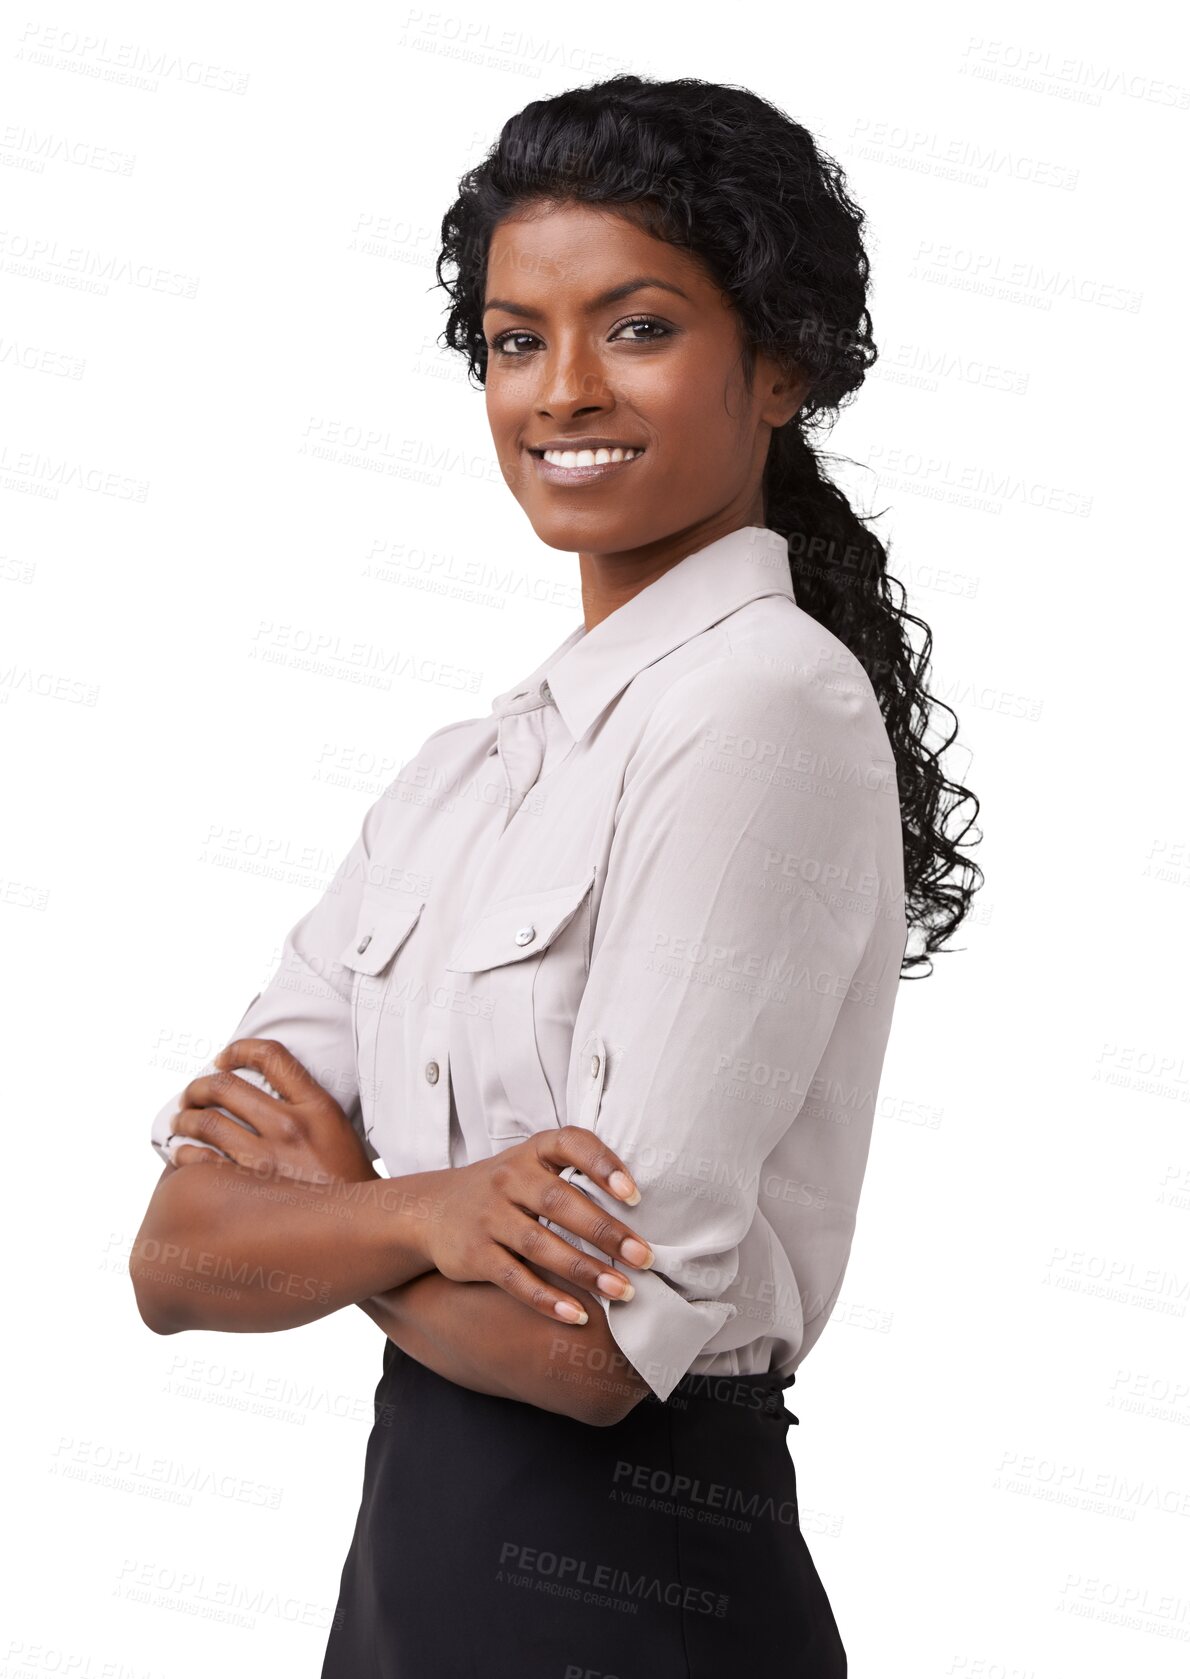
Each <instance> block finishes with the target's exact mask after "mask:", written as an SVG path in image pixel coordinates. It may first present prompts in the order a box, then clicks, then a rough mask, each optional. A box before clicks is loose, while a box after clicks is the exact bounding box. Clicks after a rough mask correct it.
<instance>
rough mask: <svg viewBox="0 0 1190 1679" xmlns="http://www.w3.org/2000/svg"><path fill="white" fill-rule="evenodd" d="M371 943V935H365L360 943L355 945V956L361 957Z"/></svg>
mask: <svg viewBox="0 0 1190 1679" xmlns="http://www.w3.org/2000/svg"><path fill="white" fill-rule="evenodd" d="M371 942H372V935H371V933H365V934H364V937H363V941H362V943H360V944H357V945H356V947H355V954H356V955H357V956H362V955H363V953H364V951H365V950H367V948H368V946H369V945H370V944H371Z"/></svg>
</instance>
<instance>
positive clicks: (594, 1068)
mask: <svg viewBox="0 0 1190 1679" xmlns="http://www.w3.org/2000/svg"><path fill="white" fill-rule="evenodd" d="M591 1077H592V1078H593V1079H597V1078H598V1077H599V1057H598V1056H597V1055H593V1056H592V1057H591Z"/></svg>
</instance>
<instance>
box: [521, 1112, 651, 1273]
mask: <svg viewBox="0 0 1190 1679" xmlns="http://www.w3.org/2000/svg"><path fill="white" fill-rule="evenodd" d="M564 1129H568V1128H567V1127H564ZM522 1194H523V1196H524V1197H526V1198H524V1199H522V1198H520V1197H518V1201H519V1204H520V1205H521V1206H522V1207H524V1208H525V1210H526V1211H527V1212H532V1213H541V1214H543V1215H544V1216H545V1217H546V1218H548V1219H549V1221H550V1223H551V1224H560V1225H561V1226H562V1228H563V1230H569V1231H570V1232H571V1234H572V1235H575V1236H582V1237H583V1238H584V1239H585V1240H586V1241H588V1242H590V1243H591V1245H592V1247H596V1248H598V1249H599V1251H600V1252H601V1253H606V1254H608V1255H612V1256H614V1257H616V1258H617V1259H622V1260H623V1261H624V1263H625V1264H626V1265H634V1266H635V1267H636V1268H637V1270H640V1271H647V1270H648V1269H649V1267H650V1266H651V1265H652V1263H653V1261H654V1259H655V1257H656V1256H655V1254H654V1253H653V1249H652V1248H651V1247H650V1245H649V1243H648V1242H646V1241H645V1239H644V1237H643V1236H638V1235H637V1233H636V1231H635V1230H633V1229H632V1228H631V1227H630V1226H629V1225H627V1224H622V1223H621V1222H620V1220H619V1219H618V1218H613V1217H612V1215H611V1214H610V1213H605V1212H604V1210H603V1208H602V1207H601V1206H599V1205H598V1203H597V1202H595V1201H592V1199H591V1197H590V1196H589V1195H584V1193H583V1191H582V1190H581V1189H579V1188H577V1187H576V1185H574V1184H572V1183H564V1182H563V1181H562V1179H561V1178H559V1177H556V1176H554V1174H553V1173H551V1174H550V1176H549V1178H547V1179H546V1180H545V1181H540V1180H539V1181H538V1182H537V1183H536V1184H530V1186H529V1188H528V1189H527V1190H525V1191H523V1192H522Z"/></svg>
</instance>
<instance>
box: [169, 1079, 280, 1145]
mask: <svg viewBox="0 0 1190 1679" xmlns="http://www.w3.org/2000/svg"><path fill="white" fill-rule="evenodd" d="M179 1105H180V1106H181V1107H182V1108H183V1109H185V1108H226V1109H227V1111H228V1113H231V1114H234V1115H235V1116H236V1118H237V1119H243V1120H247V1121H248V1123H249V1124H250V1125H251V1126H252V1127H253V1128H254V1129H255V1130H256V1131H257V1132H259V1133H260V1135H261V1136H264V1135H265V1134H266V1132H267V1131H268V1130H269V1127H270V1122H271V1121H272V1120H274V1119H276V1118H277V1117H278V1115H279V1113H280V1111H281V1103H280V1100H279V1098H278V1097H276V1096H266V1095H265V1093H264V1091H263V1090H258V1089H257V1087H256V1086H255V1085H254V1084H249V1083H248V1080H247V1079H242V1078H240V1077H239V1075H238V1074H236V1073H202V1074H200V1076H199V1077H198V1078H196V1079H191V1080H190V1083H189V1084H188V1085H187V1086H186V1088H185V1090H184V1091H183V1092H182V1095H181V1098H180V1101H179Z"/></svg>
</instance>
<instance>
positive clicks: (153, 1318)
mask: <svg viewBox="0 0 1190 1679" xmlns="http://www.w3.org/2000/svg"><path fill="white" fill-rule="evenodd" d="M216 1060H217V1061H218V1062H219V1064H220V1065H221V1066H222V1067H223V1068H224V1069H231V1068H234V1067H255V1068H257V1069H259V1071H261V1072H262V1073H263V1074H264V1075H265V1077H266V1078H267V1079H268V1081H269V1083H270V1084H271V1085H272V1086H273V1088H274V1089H275V1090H277V1091H279V1092H280V1096H279V1097H273V1096H270V1095H268V1094H267V1093H266V1092H264V1091H261V1090H258V1089H257V1088H256V1087H255V1086H254V1085H251V1084H249V1083H248V1082H247V1081H246V1080H244V1079H241V1078H238V1077H236V1075H235V1074H234V1072H232V1071H230V1070H224V1071H222V1072H219V1073H215V1074H208V1075H205V1076H203V1077H200V1078H197V1079H193V1080H192V1081H191V1082H190V1084H189V1085H187V1087H186V1090H185V1092H184V1093H183V1097H182V1107H181V1111H180V1112H179V1114H178V1117H177V1118H176V1119H175V1121H174V1124H173V1133H174V1135H176V1136H183V1137H187V1136H188V1137H194V1138H197V1139H200V1140H202V1141H204V1142H210V1143H213V1144H215V1146H216V1147H217V1148H219V1149H221V1150H222V1151H224V1154H221V1155H215V1154H212V1153H211V1152H210V1151H209V1150H207V1149H199V1148H188V1147H186V1146H185V1145H184V1144H183V1145H181V1146H178V1147H176V1148H175V1149H174V1158H175V1160H176V1162H177V1164H176V1165H175V1166H170V1167H167V1168H166V1170H165V1171H164V1172H163V1174H162V1176H161V1179H160V1180H159V1182H158V1185H157V1189H156V1191H155V1192H154V1195H153V1199H152V1200H151V1202H150V1204H149V1210H148V1212H147V1214H146V1216H145V1220H144V1223H143V1224H142V1226H141V1229H140V1231H139V1232H138V1235H137V1238H136V1242H135V1244H134V1246H133V1253H132V1259H131V1261H130V1264H129V1272H130V1275H131V1277H132V1281H133V1287H134V1289H135V1291H136V1296H137V1303H138V1306H139V1308H140V1311H141V1316H142V1318H143V1319H144V1321H145V1322H146V1323H147V1324H148V1325H149V1327H150V1328H152V1329H154V1330H156V1331H157V1332H158V1333H161V1334H174V1333H176V1332H177V1331H179V1330H182V1329H190V1328H203V1329H223V1330H241V1331H245V1330H252V1331H257V1332H259V1331H264V1330H272V1329H289V1328H293V1327H296V1326H297V1325H298V1324H302V1323H310V1322H313V1321H314V1320H315V1319H316V1318H319V1317H324V1316H326V1315H328V1313H330V1312H332V1311H337V1310H339V1309H340V1308H341V1307H342V1306H345V1305H348V1304H352V1303H355V1304H358V1305H360V1306H361V1307H362V1308H363V1309H364V1310H365V1311H366V1312H367V1313H368V1315H369V1316H370V1317H372V1319H373V1321H374V1322H376V1323H377V1324H378V1325H379V1326H380V1327H381V1328H382V1329H383V1330H384V1331H385V1333H386V1334H388V1335H389V1336H390V1338H391V1339H392V1340H394V1341H395V1342H396V1343H397V1345H398V1346H400V1347H402V1348H403V1349H404V1350H405V1351H406V1352H408V1353H409V1354H410V1355H411V1356H412V1357H415V1358H417V1359H419V1360H420V1362H422V1363H423V1364H426V1365H428V1366H429V1367H430V1368H431V1369H433V1370H436V1371H437V1372H438V1374H439V1375H442V1376H445V1377H447V1378H448V1379H449V1380H451V1381H454V1382H457V1383H459V1384H460V1385H461V1386H464V1387H470V1388H473V1389H475V1390H476V1391H477V1392H480V1393H491V1394H496V1395H498V1396H499V1397H501V1398H509V1399H518V1400H522V1401H524V1402H526V1403H529V1404H534V1405H538V1406H539V1407H541V1408H542V1409H544V1410H550V1411H558V1412H561V1413H564V1414H565V1415H568V1416H572V1417H575V1418H576V1419H578V1420H580V1421H583V1422H587V1423H592V1424H595V1425H597V1426H605V1425H607V1424H609V1423H613V1422H616V1421H618V1420H619V1419H620V1418H621V1417H622V1416H624V1415H626V1414H627V1412H628V1411H629V1410H630V1409H631V1407H632V1405H634V1404H635V1403H637V1401H638V1400H639V1399H641V1398H642V1397H643V1396H644V1394H645V1393H646V1392H648V1387H647V1384H646V1383H644V1382H643V1381H642V1380H641V1378H640V1377H639V1376H638V1375H637V1373H636V1371H635V1370H633V1369H632V1367H631V1366H630V1365H629V1364H628V1363H627V1361H626V1360H625V1359H624V1357H623V1355H622V1354H621V1353H620V1352H619V1349H618V1348H617V1347H616V1345H615V1342H614V1340H613V1338H612V1336H611V1333H610V1329H609V1327H608V1323H607V1319H606V1317H605V1314H604V1312H603V1310H602V1309H601V1308H598V1307H597V1309H596V1310H595V1311H594V1312H590V1313H589V1312H588V1311H587V1310H586V1307H584V1306H583V1305H582V1304H581V1303H576V1302H575V1296H574V1294H572V1293H568V1292H567V1291H568V1290H577V1291H578V1302H581V1301H582V1300H583V1299H585V1296H586V1293H587V1292H589V1293H591V1295H592V1298H594V1291H595V1290H596V1288H599V1289H601V1290H602V1292H603V1294H604V1295H605V1296H606V1297H608V1298H616V1297H619V1298H625V1297H627V1296H626V1294H625V1291H626V1290H627V1291H628V1295H630V1293H631V1283H630V1281H629V1279H628V1278H627V1277H626V1276H625V1275H624V1274H623V1272H620V1271H618V1270H616V1268H615V1266H614V1265H609V1264H601V1263H600V1262H599V1261H597V1260H594V1259H591V1258H590V1257H588V1256H587V1255H586V1254H584V1253H582V1252H581V1251H580V1250H579V1249H578V1248H577V1247H574V1246H573V1245H572V1244H571V1243H569V1242H567V1241H565V1240H564V1239H563V1238H562V1237H560V1236H557V1235H555V1234H554V1233H553V1232H552V1231H549V1230H547V1229H545V1227H544V1225H543V1224H542V1223H541V1222H540V1218H539V1215H540V1216H541V1217H546V1218H549V1219H550V1221H551V1222H554V1223H557V1224H559V1225H561V1226H562V1228H564V1229H566V1230H570V1231H572V1232H573V1233H574V1234H575V1235H577V1236H581V1237H584V1238H585V1239H586V1240H588V1241H590V1242H591V1243H592V1245H593V1246H595V1247H597V1248H598V1249H599V1250H600V1251H602V1252H606V1253H609V1254H611V1253H615V1254H617V1255H618V1256H619V1257H620V1258H621V1259H622V1260H623V1261H624V1262H625V1263H626V1264H630V1265H638V1264H639V1265H641V1266H643V1265H646V1264H651V1263H652V1254H651V1252H650V1250H649V1249H648V1246H647V1244H645V1243H642V1242H641V1241H640V1239H639V1237H638V1235H637V1234H636V1232H635V1231H634V1230H633V1229H632V1228H631V1227H630V1226H628V1225H626V1224H623V1223H621V1222H620V1221H619V1220H617V1219H613V1218H610V1217H609V1216H608V1215H607V1214H605V1213H604V1212H603V1210H602V1209H601V1208H599V1207H597V1206H596V1205H595V1204H594V1203H593V1202H591V1201H590V1200H588V1198H587V1197H586V1196H585V1195H583V1194H582V1192H581V1191H580V1190H577V1189H575V1188H574V1187H573V1186H572V1185H570V1184H566V1183H562V1182H561V1181H560V1179H559V1177H558V1173H559V1172H560V1171H561V1170H562V1168H563V1167H565V1166H567V1165H572V1164H573V1165H579V1166H581V1167H582V1170H583V1171H584V1172H586V1173H587V1174H588V1175H590V1176H591V1177H592V1179H593V1180H595V1181H598V1182H599V1183H601V1184H603V1185H604V1186H605V1187H606V1188H607V1189H608V1190H609V1192H610V1193H612V1194H613V1195H618V1196H620V1198H621V1199H623V1200H625V1201H626V1203H627V1204H630V1205H631V1204H635V1203H637V1202H639V1200H640V1193H639V1191H638V1190H637V1189H636V1187H635V1185H633V1184H632V1180H631V1178H630V1177H629V1175H628V1173H627V1172H626V1170H625V1168H624V1162H623V1161H622V1160H621V1159H620V1158H619V1156H618V1155H616V1154H614V1153H613V1152H612V1151H611V1150H610V1149H607V1148H606V1147H605V1146H604V1145H603V1144H602V1143H601V1142H600V1141H599V1140H598V1138H596V1137H595V1135H594V1133H593V1132H590V1131H587V1130H583V1129H580V1128H579V1127H576V1126H563V1127H560V1128H556V1129H553V1130H550V1131H545V1132H540V1133H538V1134H537V1135H536V1136H533V1137H530V1138H528V1139H527V1140H526V1141H525V1142H524V1143H520V1144H517V1145H515V1146H514V1147H513V1148H510V1149H505V1150H504V1151H502V1153H500V1154H498V1155H495V1156H493V1157H492V1158H491V1159H489V1160H480V1161H476V1162H474V1163H473V1164H472V1165H470V1166H464V1167H455V1168H453V1169H451V1170H447V1171H442V1172H422V1173H411V1174H409V1175H407V1176H405V1177H401V1178H396V1179H388V1178H382V1177H380V1176H379V1175H378V1174H377V1173H376V1172H375V1171H374V1170H373V1168H372V1166H371V1164H370V1162H369V1161H368V1160H367V1159H366V1157H365V1155H364V1151H363V1147H362V1145H361V1143H360V1141H359V1138H358V1136H357V1135H356V1133H355V1131H354V1129H353V1128H352V1126H351V1124H350V1122H349V1121H348V1119H347V1117H346V1115H345V1114H344V1112H343V1110H342V1108H341V1107H340V1106H339V1104H338V1103H337V1102H336V1101H335V1100H334V1098H333V1097H332V1096H330V1095H329V1094H328V1092H326V1091H325V1090H324V1089H323V1088H322V1087H321V1085H319V1083H318V1082H317V1080H316V1079H315V1078H314V1077H313V1076H312V1075H311V1074H310V1073H309V1072H308V1071H307V1070H306V1068H305V1067H303V1066H302V1064H301V1063H300V1062H299V1061H298V1060H297V1059H296V1057H294V1056H293V1055H291V1054H290V1052H289V1051H288V1050H287V1049H286V1048H285V1047H284V1045H282V1044H279V1043H276V1042H274V1041H273V1040H270V1039H254V1038H248V1039H240V1040H238V1041H237V1042H235V1043H233V1044H230V1045H228V1046H227V1048H226V1049H225V1050H223V1051H221V1053H220V1055H219V1056H218V1057H216ZM215 1104H218V1106H220V1107H224V1108H226V1109H227V1110H228V1112H229V1113H232V1114H235V1115H237V1117H238V1118H241V1119H244V1120H247V1121H248V1123H249V1125H250V1126H252V1128H253V1129H252V1130H246V1129H245V1128H244V1127H243V1126H241V1125H237V1124H236V1123H235V1121H234V1120H232V1119H229V1118H228V1117H227V1116H226V1115H225V1114H221V1113H219V1112H218V1111H217V1108H216V1106H215ZM224 1155H226V1158H224ZM198 1168H201V1170H200V1169H198ZM626 1188H627V1189H628V1190H630V1193H628V1194H626V1193H625V1189H626ZM295 1254H299V1255H300V1256H301V1262H300V1266H299V1267H298V1269H297V1271H296V1272H295V1271H294V1269H293V1256H294V1255H295ZM517 1255H522V1256H527V1257H528V1256H531V1257H528V1262H527V1263H525V1262H523V1260H522V1259H520V1258H518V1257H517ZM547 1259H549V1260H553V1261H554V1263H556V1264H557V1265H559V1266H560V1268H561V1269H560V1270H559V1271H550V1270H548V1269H547V1268H546V1264H545V1261H546V1260H547ZM208 1278H214V1279H216V1280H217V1281H219V1282H220V1283H228V1282H230V1281H233V1282H234V1286H223V1287H220V1288H219V1289H218V1290H217V1291H214V1290H209V1289H203V1288H196V1287H195V1283H196V1282H197V1281H198V1280H199V1279H203V1280H205V1279H208ZM489 1279H490V1280H489ZM414 1284H417V1285H418V1286H417V1287H414V1286H413V1285H414ZM558 1302H561V1303H562V1304H563V1305H568V1304H573V1305H576V1306H577V1310H579V1311H580V1312H581V1313H582V1322H579V1323H569V1322H563V1321H562V1320H561V1319H560V1317H559V1316H558V1315H556V1310H557V1304H558ZM526 1305H527V1306H529V1307H530V1311H528V1312H526V1311H525V1310H524V1307H525V1306H526ZM593 1354H594V1356H593Z"/></svg>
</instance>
